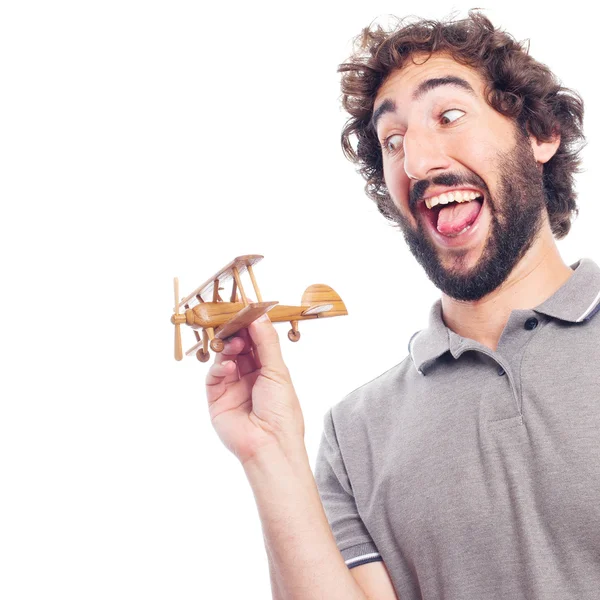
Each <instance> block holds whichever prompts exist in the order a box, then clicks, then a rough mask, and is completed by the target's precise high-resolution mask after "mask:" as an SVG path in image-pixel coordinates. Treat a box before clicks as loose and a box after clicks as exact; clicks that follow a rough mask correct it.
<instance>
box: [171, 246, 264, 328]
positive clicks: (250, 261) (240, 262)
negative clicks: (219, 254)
mask: <svg viewBox="0 0 600 600" xmlns="http://www.w3.org/2000/svg"><path fill="white" fill-rule="evenodd" d="M262 259H263V256H262V255H260V254H245V255H243V256H237V257H236V258H234V259H233V260H232V261H231V262H230V263H229V264H227V265H225V266H224V267H223V268H222V269H221V270H220V271H219V272H218V273H215V275H213V276H212V277H211V278H210V279H208V280H207V281H205V282H204V283H203V284H202V285H201V286H199V287H197V288H196V289H195V290H194V291H193V292H192V293H191V294H190V295H189V296H186V297H185V298H184V299H183V300H182V301H181V302H180V303H179V307H182V306H185V305H186V304H187V303H188V302H190V301H191V300H193V299H195V298H196V296H202V294H209V295H210V294H211V293H212V291H213V289H214V285H215V281H218V282H219V284H221V283H223V282H225V281H228V280H229V279H231V278H232V277H233V269H234V267H235V268H237V270H238V272H239V274H240V275H241V274H242V273H243V272H244V271H246V270H247V268H248V266H253V265H255V264H256V263H257V262H259V261H260V260H262ZM250 322H252V321H250ZM244 327H245V326H244Z"/></svg>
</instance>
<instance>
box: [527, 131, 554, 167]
mask: <svg viewBox="0 0 600 600" xmlns="http://www.w3.org/2000/svg"><path fill="white" fill-rule="evenodd" d="M529 141H530V143H531V148H532V150H533V156H534V157H535V160H536V162H538V163H540V164H544V163H547V162H548V161H549V160H550V159H551V158H552V157H553V156H554V155H555V154H556V151H557V150H558V147H559V146H560V134H558V133H556V134H555V136H554V137H553V138H552V139H551V140H550V141H549V142H540V141H538V139H537V138H535V137H534V136H533V135H530V136H529Z"/></svg>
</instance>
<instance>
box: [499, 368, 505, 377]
mask: <svg viewBox="0 0 600 600" xmlns="http://www.w3.org/2000/svg"><path fill="white" fill-rule="evenodd" d="M504 373H506V371H505V370H504V369H503V368H502V367H498V375H504Z"/></svg>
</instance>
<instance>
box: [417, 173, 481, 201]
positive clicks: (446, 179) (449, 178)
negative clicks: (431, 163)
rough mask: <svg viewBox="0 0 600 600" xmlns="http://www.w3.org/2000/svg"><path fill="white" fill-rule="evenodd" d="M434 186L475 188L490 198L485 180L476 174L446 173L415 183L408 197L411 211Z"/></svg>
mask: <svg viewBox="0 0 600 600" xmlns="http://www.w3.org/2000/svg"><path fill="white" fill-rule="evenodd" d="M432 185H443V186H446V187H460V186H465V187H466V186H473V187H476V188H478V189H480V190H482V191H483V192H485V193H486V195H487V196H488V197H489V190H488V187H487V185H486V184H485V182H484V181H483V179H481V177H479V176H478V175H475V173H464V174H459V173H444V174H442V175H438V176H437V177H434V178H433V179H431V180H428V179H420V180H419V181H417V183H415V185H414V187H413V188H412V190H410V193H409V195H408V205H409V207H410V208H411V209H414V208H416V206H417V204H418V202H419V201H420V200H422V199H423V196H425V192H426V191H427V189H428V188H429V187H431V186H432Z"/></svg>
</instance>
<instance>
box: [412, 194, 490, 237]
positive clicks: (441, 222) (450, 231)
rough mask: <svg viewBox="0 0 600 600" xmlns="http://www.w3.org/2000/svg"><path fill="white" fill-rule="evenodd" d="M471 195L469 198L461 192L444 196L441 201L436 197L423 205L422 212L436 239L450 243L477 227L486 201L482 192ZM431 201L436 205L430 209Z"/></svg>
mask: <svg viewBox="0 0 600 600" xmlns="http://www.w3.org/2000/svg"><path fill="white" fill-rule="evenodd" d="M469 194H470V197H469V198H467V195H466V193H463V194H461V193H460V192H458V193H457V194H452V193H450V194H442V196H441V198H442V200H441V201H440V200H439V198H437V197H436V198H434V199H428V202H427V204H426V203H425V202H422V203H421V206H420V209H421V212H422V213H423V215H424V218H425V219H426V220H427V222H428V223H429V225H430V226H431V228H432V230H433V232H434V233H435V234H436V237H438V238H442V239H447V240H448V241H450V240H451V239H453V238H457V237H459V236H463V235H464V234H466V233H467V232H468V231H469V230H471V228H473V227H474V226H475V225H476V223H477V222H478V220H479V217H480V215H481V214H482V212H483V204H484V202H485V199H484V196H483V195H482V194H481V193H480V192H469ZM454 198H457V199H456V200H455V199H454ZM431 200H433V203H434V204H435V205H434V206H432V207H431V208H428V206H429V204H430V203H431Z"/></svg>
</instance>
